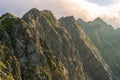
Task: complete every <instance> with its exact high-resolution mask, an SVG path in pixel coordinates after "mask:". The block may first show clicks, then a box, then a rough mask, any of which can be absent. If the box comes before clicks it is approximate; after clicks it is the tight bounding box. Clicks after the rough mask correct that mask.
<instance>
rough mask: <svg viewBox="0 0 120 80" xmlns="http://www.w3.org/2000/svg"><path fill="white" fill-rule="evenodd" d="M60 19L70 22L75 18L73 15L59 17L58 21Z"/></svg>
mask: <svg viewBox="0 0 120 80" xmlns="http://www.w3.org/2000/svg"><path fill="white" fill-rule="evenodd" d="M62 20H65V21H67V22H71V23H72V22H75V21H76V20H75V18H74V16H67V17H61V18H60V19H59V21H62Z"/></svg>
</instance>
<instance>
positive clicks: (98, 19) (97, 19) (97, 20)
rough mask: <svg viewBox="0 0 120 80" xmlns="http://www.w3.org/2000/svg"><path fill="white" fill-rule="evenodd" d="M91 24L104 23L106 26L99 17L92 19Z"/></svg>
mask: <svg viewBox="0 0 120 80" xmlns="http://www.w3.org/2000/svg"><path fill="white" fill-rule="evenodd" d="M92 22H97V23H98V22H99V23H105V24H107V23H106V22H105V21H103V20H102V19H101V18H100V17H97V18H96V19H94V20H93V21H92Z"/></svg>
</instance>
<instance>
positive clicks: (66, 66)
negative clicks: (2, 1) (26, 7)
mask: <svg viewBox="0 0 120 80" xmlns="http://www.w3.org/2000/svg"><path fill="white" fill-rule="evenodd" d="M59 21H60V22H59ZM59 21H58V20H57V19H56V18H55V17H54V15H53V14H52V13H51V11H48V10H44V11H39V10H37V9H35V8H33V9H31V10H30V11H28V12H27V13H26V14H25V15H24V16H23V18H22V19H20V18H17V17H15V16H13V15H12V14H10V13H7V14H4V15H3V16H2V17H0V78H1V79H3V80H110V79H111V73H110V71H109V68H108V67H107V66H106V64H105V62H104V61H103V60H102V58H101V57H100V55H99V51H98V50H97V49H96V48H95V47H94V45H93V44H92V43H91V41H90V40H89V38H88V37H87V36H86V34H85V33H84V31H83V30H82V29H81V28H80V27H79V25H78V24H77V23H76V21H75V19H74V18H73V17H67V18H61V19H60V20H59Z"/></svg>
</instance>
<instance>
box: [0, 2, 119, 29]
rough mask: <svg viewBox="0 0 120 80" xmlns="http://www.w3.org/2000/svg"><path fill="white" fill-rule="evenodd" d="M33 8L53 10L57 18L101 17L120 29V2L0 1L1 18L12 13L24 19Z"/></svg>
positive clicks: (88, 19)
mask: <svg viewBox="0 0 120 80" xmlns="http://www.w3.org/2000/svg"><path fill="white" fill-rule="evenodd" d="M31 8H38V9H39V10H44V9H47V10H51V11H52V12H53V13H54V15H55V16H56V17H57V18H60V17H62V16H70V15H73V16H74V17H75V18H76V19H78V18H82V19H83V20H85V21H92V20H94V19H95V18H97V17H100V18H102V19H103V20H104V21H105V22H107V23H108V24H111V25H112V26H113V27H114V28H120V0H0V16H1V15H2V14H4V13H6V12H11V13H13V14H15V15H16V16H19V17H22V15H23V14H25V12H27V11H28V10H30V9H31Z"/></svg>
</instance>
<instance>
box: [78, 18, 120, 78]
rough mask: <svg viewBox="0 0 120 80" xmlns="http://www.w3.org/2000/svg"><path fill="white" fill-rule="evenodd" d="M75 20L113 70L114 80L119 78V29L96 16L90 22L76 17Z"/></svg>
mask: <svg viewBox="0 0 120 80" xmlns="http://www.w3.org/2000/svg"><path fill="white" fill-rule="evenodd" d="M77 22H78V23H79V24H80V25H81V27H82V29H83V30H84V31H85V33H86V34H87V35H88V36H89V37H90V39H91V40H92V42H93V44H94V45H95V46H96V47H97V48H98V49H99V51H100V52H101V55H102V56H103V58H104V59H105V61H106V62H107V63H108V65H109V67H110V68H111V70H112V72H113V75H114V80H119V79H120V45H119V44H120V29H116V30H115V29H113V27H112V26H111V25H108V24H107V23H105V22H104V21H103V20H102V19H100V18H96V19H95V20H94V21H90V22H85V21H83V20H81V19H78V20H77Z"/></svg>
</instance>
